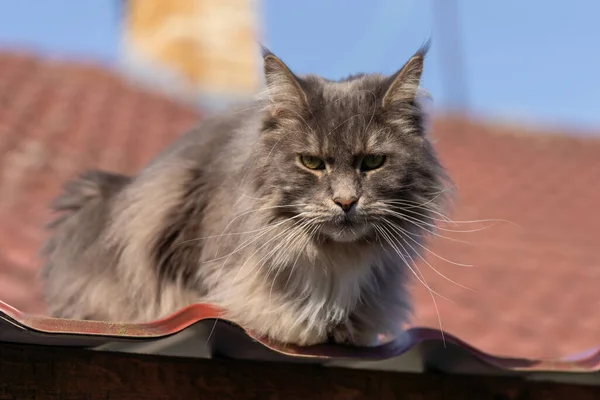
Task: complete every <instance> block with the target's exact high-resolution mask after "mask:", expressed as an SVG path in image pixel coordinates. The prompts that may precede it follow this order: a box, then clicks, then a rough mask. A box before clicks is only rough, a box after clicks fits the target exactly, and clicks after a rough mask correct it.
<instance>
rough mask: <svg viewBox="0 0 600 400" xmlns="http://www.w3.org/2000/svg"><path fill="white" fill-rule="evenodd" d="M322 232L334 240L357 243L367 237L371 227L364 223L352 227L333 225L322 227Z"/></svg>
mask: <svg viewBox="0 0 600 400" xmlns="http://www.w3.org/2000/svg"><path fill="white" fill-rule="evenodd" d="M321 234H323V235H324V236H325V237H326V238H327V239H328V240H330V241H332V242H336V243H355V242H359V241H364V240H365V239H367V238H368V237H369V236H370V234H371V228H370V227H369V226H368V225H364V224H361V225H356V226H353V227H352V228H348V227H342V228H340V227H338V226H331V227H325V228H324V229H322V231H321Z"/></svg>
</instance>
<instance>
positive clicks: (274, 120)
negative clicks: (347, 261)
mask: <svg viewBox="0 0 600 400" xmlns="http://www.w3.org/2000/svg"><path fill="white" fill-rule="evenodd" d="M423 55H424V52H420V53H417V54H416V55H415V56H414V57H413V58H412V59H411V60H410V61H409V62H408V63H407V64H406V65H405V66H404V67H403V68H402V69H401V70H400V71H399V72H398V73H397V74H395V75H394V76H391V77H382V76H379V75H363V76H357V77H352V78H349V79H347V80H344V81H341V82H330V81H326V80H324V79H321V78H318V77H315V76H308V77H304V78H299V77H297V76H295V75H293V74H292V73H291V72H290V71H289V70H288V69H287V67H285V65H284V64H283V63H282V62H281V61H280V60H279V59H277V58H275V57H274V56H273V55H267V56H266V59H265V66H266V67H265V69H266V77H267V83H268V85H269V89H270V95H271V98H270V105H269V108H268V109H267V110H266V117H265V121H264V127H263V133H262V136H261V156H260V159H261V163H259V164H260V168H261V172H260V182H261V183H260V184H261V186H262V188H263V190H264V191H265V192H266V193H268V194H269V195H271V196H275V197H276V198H277V201H278V205H279V206H280V207H279V208H277V209H276V210H277V211H276V215H278V216H280V217H281V218H290V217H294V218H296V221H297V224H299V225H300V224H302V223H304V224H305V226H306V229H307V230H308V231H310V229H311V228H314V229H313V231H312V232H313V234H314V235H315V237H320V238H326V239H329V240H333V241H336V242H354V241H358V240H368V239H371V238H374V237H375V236H376V235H386V234H387V235H390V236H391V237H396V236H397V235H398V234H399V232H398V231H397V230H398V227H401V225H402V217H401V215H404V214H406V215H405V217H406V218H405V219H406V220H410V219H411V218H418V220H419V221H421V222H424V220H423V218H422V217H421V216H419V215H417V214H419V213H421V214H425V215H427V214H428V213H427V212H426V210H425V208H426V205H422V206H418V204H424V203H427V201H430V202H434V201H435V196H436V195H437V196H438V197H439V194H440V193H439V192H440V191H441V190H442V180H443V179H444V175H443V171H442V169H441V167H440V165H439V163H438V162H437V160H436V158H435V155H434V153H433V151H432V148H431V145H430V143H429V141H428V140H427V139H426V137H425V135H424V132H423V121H422V114H421V110H420V108H419V107H418V105H417V103H416V102H415V96H416V88H417V86H418V82H419V79H420V76H421V71H422V65H423ZM432 206H433V204H432ZM407 210H411V211H408V212H407ZM414 211H417V213H415V212H414ZM404 222H406V221H404Z"/></svg>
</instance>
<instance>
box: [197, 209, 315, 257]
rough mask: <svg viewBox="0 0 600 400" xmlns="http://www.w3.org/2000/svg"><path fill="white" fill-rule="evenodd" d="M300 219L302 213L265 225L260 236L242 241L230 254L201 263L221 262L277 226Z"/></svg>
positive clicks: (302, 215)
mask: <svg viewBox="0 0 600 400" xmlns="http://www.w3.org/2000/svg"><path fill="white" fill-rule="evenodd" d="M302 217H304V213H300V214H297V215H295V216H293V217H290V218H287V219H285V220H283V221H280V222H278V223H276V224H274V225H272V224H269V225H267V226H266V227H265V228H264V231H263V232H261V233H260V235H258V236H252V237H250V238H248V239H246V240H244V241H243V242H242V243H240V244H239V245H238V246H237V247H236V248H235V249H234V250H233V251H232V252H230V253H228V254H225V255H223V256H220V257H215V258H212V259H210V260H204V261H203V263H210V262H215V261H219V260H222V259H224V258H228V257H231V256H232V255H234V254H235V253H237V252H238V251H240V250H243V249H245V248H246V247H248V246H249V245H251V244H252V243H254V242H255V241H257V240H258V239H260V238H261V237H263V236H264V235H266V234H267V233H269V232H271V231H272V230H273V229H275V228H277V227H278V226H281V225H283V224H285V223H287V222H290V221H293V220H295V219H298V218H302ZM225 261H227V260H225Z"/></svg>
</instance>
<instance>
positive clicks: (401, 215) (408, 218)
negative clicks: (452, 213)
mask: <svg viewBox="0 0 600 400" xmlns="http://www.w3.org/2000/svg"><path fill="white" fill-rule="evenodd" d="M388 212H389V214H391V215H394V216H396V217H398V218H400V219H403V220H405V221H407V222H412V223H415V221H416V222H417V223H419V224H421V225H426V226H428V227H431V228H433V229H437V230H440V231H444V232H453V233H472V232H480V231H483V230H485V229H489V228H491V227H492V226H494V224H492V225H488V226H484V227H482V228H476V229H466V230H461V229H448V228H443V227H440V226H437V225H435V224H431V223H429V222H426V221H423V220H419V219H418V218H416V217H412V216H410V215H406V214H405V213H401V212H398V211H394V210H391V209H388ZM415 224H416V223H415Z"/></svg>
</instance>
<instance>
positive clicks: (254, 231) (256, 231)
mask: <svg viewBox="0 0 600 400" xmlns="http://www.w3.org/2000/svg"><path fill="white" fill-rule="evenodd" d="M296 205H303V204H296ZM290 207H291V206H290ZM304 214H305V213H300V214H297V215H295V216H294V217H293V218H295V217H299V216H304ZM287 221H289V220H287V219H286V220H283V221H280V222H278V223H277V224H275V225H271V224H269V225H266V226H263V227H262V228H259V229H253V230H250V231H245V232H231V233H222V234H220V235H210V236H203V237H199V238H195V239H188V240H184V241H181V242H178V243H177V245H182V244H185V243H189V242H194V241H200V240H208V239H216V238H220V237H225V236H236V235H246V234H249V233H258V232H262V231H265V230H268V229H271V228H273V227H276V226H279V225H281V224H284V223H286V222H287ZM213 261H214V260H213Z"/></svg>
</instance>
